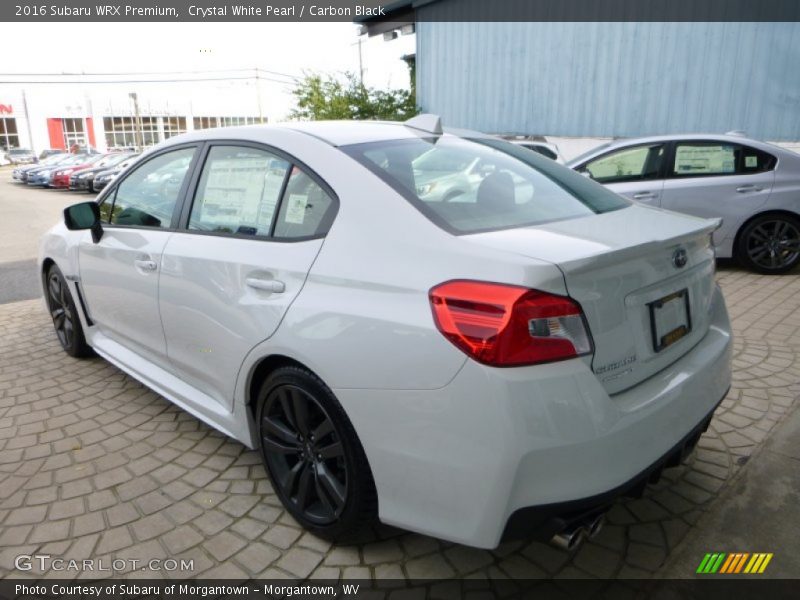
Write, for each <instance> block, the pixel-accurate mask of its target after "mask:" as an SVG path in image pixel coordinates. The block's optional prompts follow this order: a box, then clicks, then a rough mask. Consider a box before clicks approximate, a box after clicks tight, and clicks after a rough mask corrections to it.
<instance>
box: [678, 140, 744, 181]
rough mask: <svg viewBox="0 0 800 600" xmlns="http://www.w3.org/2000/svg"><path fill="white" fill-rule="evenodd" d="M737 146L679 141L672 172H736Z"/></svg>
mask: <svg viewBox="0 0 800 600" xmlns="http://www.w3.org/2000/svg"><path fill="white" fill-rule="evenodd" d="M738 150H739V148H738V146H735V145H734V144H722V143H705V142H696V143H679V144H676V145H675V159H674V161H673V164H672V174H673V175H674V176H678V177H687V176H688V177H698V176H708V175H734V174H736V161H737V151H738Z"/></svg>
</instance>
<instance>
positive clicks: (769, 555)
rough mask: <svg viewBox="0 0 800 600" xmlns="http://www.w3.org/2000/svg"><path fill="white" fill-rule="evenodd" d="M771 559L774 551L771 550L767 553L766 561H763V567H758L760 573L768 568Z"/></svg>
mask: <svg viewBox="0 0 800 600" xmlns="http://www.w3.org/2000/svg"><path fill="white" fill-rule="evenodd" d="M771 560H772V552H770V553H769V554H767V555H766V557H765V558H764V562H762V563H761V567H760V568H759V569H758V572H759V573H763V572H764V569H766V568H767V565H768V564H769V561H771Z"/></svg>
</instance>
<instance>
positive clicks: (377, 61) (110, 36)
mask: <svg viewBox="0 0 800 600" xmlns="http://www.w3.org/2000/svg"><path fill="white" fill-rule="evenodd" d="M0 39H2V40H3V48H4V49H5V51H4V55H5V59H4V60H3V61H2V64H1V65H0V72H2V73H61V72H71V73H76V72H78V73H79V72H87V73H92V72H115V73H119V72H151V71H202V70H215V71H216V70H224V69H245V68H248V69H249V68H254V67H259V68H261V69H266V70H270V71H275V72H278V73H283V74H286V75H292V76H300V75H302V73H303V72H304V71H309V70H312V71H320V72H331V73H333V72H341V71H353V72H358V68H359V60H358V40H359V36H358V35H357V26H356V25H354V24H352V23H102V24H101V23H68V24H65V23H15V24H13V25H12V24H10V23H0ZM361 40H362V42H363V47H362V56H363V64H364V82H365V83H366V84H367V85H370V86H376V87H381V88H383V87H407V86H408V70H407V68H406V66H405V63H404V62H403V61H402V60H400V57H401V56H402V55H404V54H409V53H413V52H414V36H413V35H411V36H400V37H398V38H397V39H396V40H393V41H391V42H384V41H383V39H382V38H381V37H377V38H372V39H368V38H367V37H366V36H364V37H362V38H361ZM12 49H17V50H16V51H14V50H12ZM22 49H24V51H20V50H22ZM11 57H13V58H11ZM5 79H6V80H7V79H8V78H7V77H6V78H5ZM278 79H282V80H285V78H279V77H278ZM264 85H265V87H264V89H267V90H268V93H269V94H270V99H269V104H270V108H271V110H270V113H271V114H272V115H273V116H274V117H280V116H283V115H285V114H286V113H287V112H288V111H289V109H290V108H291V96H290V95H289V89H290V88H289V87H288V86H286V85H282V84H278V83H273V84H264Z"/></svg>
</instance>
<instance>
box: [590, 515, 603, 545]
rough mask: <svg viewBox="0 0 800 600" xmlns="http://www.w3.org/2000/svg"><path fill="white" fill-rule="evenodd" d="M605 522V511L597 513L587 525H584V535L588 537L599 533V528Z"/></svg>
mask: <svg viewBox="0 0 800 600" xmlns="http://www.w3.org/2000/svg"><path fill="white" fill-rule="evenodd" d="M605 523H606V515H605V513H603V514H600V515H597V516H596V517H595V518H594V519H593V520H591V521H590V522H589V525H588V526H587V527H586V535H587V536H588V537H589V539H592V538H594V537H595V536H596V535H597V534H598V533H600V530H601V529H602V528H603V525H605Z"/></svg>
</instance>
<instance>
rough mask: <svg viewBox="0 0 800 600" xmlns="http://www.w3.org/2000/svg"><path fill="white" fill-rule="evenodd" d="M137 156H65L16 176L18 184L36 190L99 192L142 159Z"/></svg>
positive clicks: (22, 169) (18, 170) (17, 171)
mask: <svg viewBox="0 0 800 600" xmlns="http://www.w3.org/2000/svg"><path fill="white" fill-rule="evenodd" d="M138 157H139V154H138V153H133V152H112V153H109V154H71V153H61V154H54V155H51V156H48V157H47V158H45V159H43V160H41V161H39V162H38V163H35V164H30V165H26V166H20V167H17V168H16V169H14V171H13V172H12V178H13V180H14V181H18V182H20V183H26V184H28V185H33V186H41V187H50V188H60V189H69V190H72V191H83V192H90V193H94V192H99V191H100V190H102V189H103V188H104V187H105V186H106V185H108V184H109V183H110V182H111V181H112V180H113V179H114V178H115V177H117V175H119V174H120V173H121V172H122V171H123V170H124V169H126V168H127V167H129V166H130V165H132V164H133V163H134V162H136V160H137V159H138Z"/></svg>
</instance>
